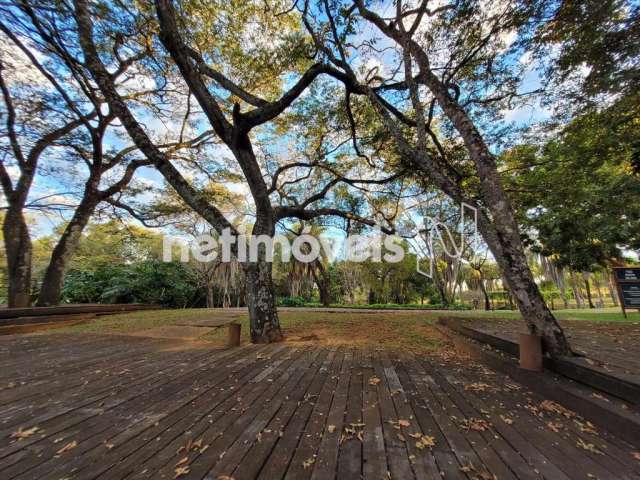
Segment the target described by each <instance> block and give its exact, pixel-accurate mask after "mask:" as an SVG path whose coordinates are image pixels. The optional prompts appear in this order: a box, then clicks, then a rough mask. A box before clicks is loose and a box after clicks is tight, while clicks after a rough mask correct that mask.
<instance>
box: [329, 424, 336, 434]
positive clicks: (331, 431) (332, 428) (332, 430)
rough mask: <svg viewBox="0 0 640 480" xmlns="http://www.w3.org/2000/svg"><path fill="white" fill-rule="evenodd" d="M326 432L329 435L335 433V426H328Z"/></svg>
mask: <svg viewBox="0 0 640 480" xmlns="http://www.w3.org/2000/svg"><path fill="white" fill-rule="evenodd" d="M327 431H328V432H329V433H333V432H335V431H336V426H335V425H329V426H328V427H327Z"/></svg>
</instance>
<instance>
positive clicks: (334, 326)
mask: <svg viewBox="0 0 640 480" xmlns="http://www.w3.org/2000/svg"><path fill="white" fill-rule="evenodd" d="M554 313H555V314H556V316H557V317H558V318H559V319H560V320H561V321H564V320H566V321H572V320H582V321H593V322H620V323H624V322H625V320H624V318H623V317H622V314H621V313H620V312H619V311H616V309H615V308H607V309H599V310H556V311H555V312H554ZM442 315H455V316H464V317H469V318H503V319H512V320H514V321H518V320H520V319H521V316H520V314H519V313H518V312H513V311H493V312H485V311H477V310H476V311H457V312H451V313H446V312H429V311H422V310H420V311H418V310H405V311H394V312H391V311H389V312H386V311H377V312H374V311H372V312H362V311H360V312H355V311H353V312H351V311H342V312H335V311H333V312H322V311H311V310H307V311H305V310H304V309H302V308H301V309H295V310H287V311H284V310H283V311H281V312H280V323H281V326H282V329H283V332H284V334H285V337H286V341H287V342H290V343H312V344H319V345H352V346H363V347H372V348H378V347H381V348H389V349H395V350H399V351H402V350H411V351H416V352H425V353H426V352H433V351H436V350H439V349H442V348H443V346H445V345H446V340H445V339H444V338H443V337H442V336H441V334H440V333H439V332H438V330H437V329H435V328H434V326H433V324H434V322H435V321H436V320H437V319H438V317H440V316H442ZM225 317H228V318H230V319H233V321H235V322H238V323H240V325H241V332H242V333H241V341H242V343H248V342H250V330H249V319H248V315H247V313H246V312H245V311H243V310H242V311H238V310H220V309H214V310H207V309H185V310H151V311H149V310H146V311H140V312H131V313H125V314H119V315H110V316H105V317H99V318H97V319H95V320H92V321H90V322H87V323H84V324H79V325H74V326H70V327H65V328H61V329H58V330H53V331H52V333H80V334H82V333H86V334H100V333H102V334H125V335H126V334H129V333H131V334H137V335H145V334H146V331H149V332H150V333H149V336H153V332H154V329H156V332H158V331H162V334H163V335H164V334H165V331H166V330H170V332H169V333H167V336H168V337H169V338H174V337H173V335H175V336H176V338H181V336H183V337H184V336H186V337H188V339H190V340H196V341H203V342H208V343H211V344H213V345H224V344H225V343H226V341H227V329H226V328H224V327H222V328H214V329H212V328H202V329H201V330H200V328H193V327H182V326H181V325H178V324H183V323H186V322H198V321H202V320H211V319H220V318H225ZM626 322H629V323H634V322H640V313H638V312H633V313H629V318H628V319H627V320H626ZM166 327H169V328H166ZM163 329H164V330H165V331H163ZM189 329H191V331H190V332H189V331H188V330H189ZM200 331H202V333H201V334H200ZM185 332H187V333H185Z"/></svg>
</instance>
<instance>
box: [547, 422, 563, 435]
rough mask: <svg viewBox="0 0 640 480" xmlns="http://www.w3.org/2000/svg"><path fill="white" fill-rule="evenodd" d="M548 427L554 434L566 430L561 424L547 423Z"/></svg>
mask: <svg viewBox="0 0 640 480" xmlns="http://www.w3.org/2000/svg"><path fill="white" fill-rule="evenodd" d="M547 427H549V428H550V429H551V430H553V431H554V432H556V433H559V432H560V430H562V429H563V428H564V425H563V424H562V423H560V422H547Z"/></svg>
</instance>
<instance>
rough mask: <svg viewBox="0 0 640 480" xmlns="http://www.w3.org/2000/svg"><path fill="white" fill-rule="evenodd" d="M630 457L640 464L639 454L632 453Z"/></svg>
mask: <svg viewBox="0 0 640 480" xmlns="http://www.w3.org/2000/svg"><path fill="white" fill-rule="evenodd" d="M631 456H632V457H633V458H635V459H636V460H638V461H639V462H640V452H633V453H632V454H631Z"/></svg>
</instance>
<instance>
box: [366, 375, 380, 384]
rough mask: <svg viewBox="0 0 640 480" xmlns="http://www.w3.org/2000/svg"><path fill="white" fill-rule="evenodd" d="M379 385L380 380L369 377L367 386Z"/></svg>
mask: <svg viewBox="0 0 640 480" xmlns="http://www.w3.org/2000/svg"><path fill="white" fill-rule="evenodd" d="M379 383H380V379H379V378H378V377H371V378H370V379H369V385H378V384H379Z"/></svg>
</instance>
